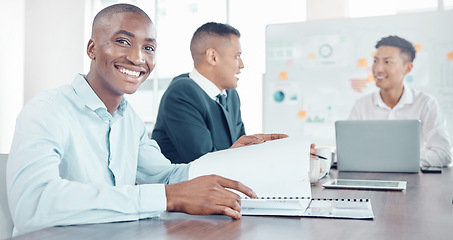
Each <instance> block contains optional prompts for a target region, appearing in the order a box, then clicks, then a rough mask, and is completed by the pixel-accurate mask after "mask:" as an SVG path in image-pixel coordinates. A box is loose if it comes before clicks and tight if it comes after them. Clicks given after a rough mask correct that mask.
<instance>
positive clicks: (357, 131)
mask: <svg viewBox="0 0 453 240" xmlns="http://www.w3.org/2000/svg"><path fill="white" fill-rule="evenodd" d="M335 135H336V143H337V168H338V170H339V171H363V172H418V171H419V169H420V121H419V120H342V121H337V122H335Z"/></svg>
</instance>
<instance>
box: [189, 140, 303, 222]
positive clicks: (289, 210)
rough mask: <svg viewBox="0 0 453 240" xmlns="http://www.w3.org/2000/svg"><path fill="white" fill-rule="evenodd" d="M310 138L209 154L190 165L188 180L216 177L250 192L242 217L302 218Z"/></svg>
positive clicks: (244, 202)
mask: <svg viewBox="0 0 453 240" xmlns="http://www.w3.org/2000/svg"><path fill="white" fill-rule="evenodd" d="M310 143H311V142H310V138H309V137H297V138H296V137H289V138H284V139H279V140H273V141H267V142H265V143H262V144H257V145H251V146H246V147H240V148H234V149H227V150H222V151H217V152H213V153H208V154H206V155H204V156H202V157H201V158H199V159H197V160H195V161H194V162H192V164H191V167H190V171H189V179H193V178H195V177H198V176H202V175H207V174H217V175H220V176H223V177H226V178H230V179H234V180H237V181H240V182H242V183H243V184H245V185H246V186H248V187H250V188H252V189H253V190H254V191H255V192H256V194H257V195H258V199H250V198H247V197H246V196H245V195H243V194H242V193H239V192H237V193H238V194H239V195H241V196H242V197H243V199H242V205H241V208H242V211H241V214H243V215H284V216H301V215H302V214H303V213H304V212H305V210H306V208H307V207H308V205H309V203H310V200H311V188H310V179H309V173H308V171H309V164H310V161H309V159H310V156H309V154H310Z"/></svg>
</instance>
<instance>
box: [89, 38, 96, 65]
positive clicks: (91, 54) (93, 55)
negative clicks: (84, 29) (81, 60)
mask: <svg viewBox="0 0 453 240" xmlns="http://www.w3.org/2000/svg"><path fill="white" fill-rule="evenodd" d="M87 54H88V57H89V58H90V59H91V60H95V59H96V53H95V47H94V40H93V39H90V41H88V45H87Z"/></svg>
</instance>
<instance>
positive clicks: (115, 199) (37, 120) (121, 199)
mask: <svg viewBox="0 0 453 240" xmlns="http://www.w3.org/2000/svg"><path fill="white" fill-rule="evenodd" d="M41 110H42V108H41ZM48 113H49V112H47V113H43V112H42V111H40V104H39V103H38V104H30V105H29V106H26V107H24V110H23V111H22V113H21V114H20V115H19V117H18V119H17V121H16V130H15V135H14V139H13V143H12V148H11V153H10V156H9V158H8V163H7V194H8V201H9V206H10V211H11V215H12V218H13V221H14V225H15V230H14V232H15V234H21V233H26V232H30V231H34V230H38V229H42V228H45V227H50V226H57V225H73V224H88V223H102V222H116V221H130V220H137V219H141V218H149V217H155V216H158V215H159V214H160V213H162V212H163V211H165V210H166V198H165V186H164V184H143V185H135V184H131V185H119V186H115V185H113V184H106V183H105V182H90V181H83V180H82V181H75V180H68V179H63V178H62V177H60V167H61V164H60V163H61V162H62V157H63V156H64V155H65V154H69V153H68V152H67V153H65V148H64V144H65V141H67V139H65V137H66V134H65V130H64V127H62V125H64V122H61V121H58V122H57V121H56V120H52V119H55V118H46V117H45V116H46V115H49V114H48ZM49 119H50V120H49ZM60 120H61V119H60ZM143 144H145V145H146V141H145V143H143ZM151 145H152V144H151ZM144 149H145V150H144V151H143V152H141V154H142V155H143V154H150V157H149V158H148V160H149V161H150V162H154V158H155V157H156V156H159V154H160V152H159V151H158V149H155V148H152V147H151V148H150V147H144ZM153 149H154V150H153ZM160 155H161V154H160ZM151 158H152V159H151ZM86 163H89V161H88V160H85V162H84V161H81V163H80V164H82V165H83V164H86ZM151 165H152V164H151V163H149V164H148V165H143V164H141V165H140V166H142V167H145V168H146V167H149V166H151ZM153 166H155V167H156V169H154V170H153V171H152V172H145V173H148V174H154V175H156V176H155V177H154V178H155V179H151V180H156V179H157V178H165V177H164V176H165V175H166V174H171V173H173V172H177V171H181V172H183V171H184V170H183V169H181V170H178V168H177V167H172V165H171V164H169V162H168V160H167V162H166V161H165V159H164V158H156V162H155V163H154V165H153ZM81 168H82V166H81ZM159 171H160V172H159ZM69 174H70V173H69ZM186 177H187V175H186V176H184V174H183V173H181V175H180V176H175V177H174V178H172V177H168V176H167V177H166V178H165V180H163V182H175V181H179V180H181V179H183V178H186Z"/></svg>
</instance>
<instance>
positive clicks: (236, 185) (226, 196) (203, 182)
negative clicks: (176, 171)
mask: <svg viewBox="0 0 453 240" xmlns="http://www.w3.org/2000/svg"><path fill="white" fill-rule="evenodd" d="M225 188H230V189H234V190H237V191H240V192H242V193H244V194H245V195H247V196H249V197H250V198H256V193H255V192H254V191H253V190H252V189H250V188H248V187H247V186H245V185H244V184H242V183H240V182H238V181H234V180H231V179H228V178H224V177H221V176H218V175H208V176H201V177H197V178H194V179H192V180H190V181H185V182H180V183H177V184H172V185H166V186H165V193H166V196H167V211H174V212H184V213H188V214H194V215H210V214H223V215H227V216H230V217H232V218H235V219H240V218H241V216H242V215H241V213H240V212H241V198H240V196H239V195H238V194H236V193H234V192H232V191H230V190H228V189H225Z"/></svg>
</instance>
